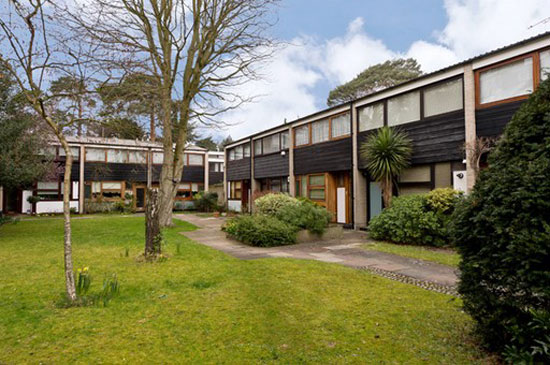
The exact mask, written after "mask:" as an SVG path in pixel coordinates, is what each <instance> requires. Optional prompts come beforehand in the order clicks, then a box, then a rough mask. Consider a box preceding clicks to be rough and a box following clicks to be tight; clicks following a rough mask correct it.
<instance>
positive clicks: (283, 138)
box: [281, 131, 288, 150]
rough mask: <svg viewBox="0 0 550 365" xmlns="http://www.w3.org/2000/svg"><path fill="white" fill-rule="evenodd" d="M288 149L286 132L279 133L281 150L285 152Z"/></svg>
mask: <svg viewBox="0 0 550 365" xmlns="http://www.w3.org/2000/svg"><path fill="white" fill-rule="evenodd" d="M287 148H288V131H286V132H281V149H282V150H286V149H287Z"/></svg>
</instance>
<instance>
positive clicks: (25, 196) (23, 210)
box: [21, 190, 32, 214]
mask: <svg viewBox="0 0 550 365" xmlns="http://www.w3.org/2000/svg"><path fill="white" fill-rule="evenodd" d="M29 196H32V190H23V202H22V203H23V204H22V205H23V207H22V208H21V213H23V214H30V213H31V211H32V204H31V203H29V201H28V200H27V199H28V198H29Z"/></svg>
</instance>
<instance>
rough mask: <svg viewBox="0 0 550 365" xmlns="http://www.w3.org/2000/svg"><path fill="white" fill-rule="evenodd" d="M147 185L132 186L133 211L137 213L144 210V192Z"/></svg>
mask: <svg viewBox="0 0 550 365" xmlns="http://www.w3.org/2000/svg"><path fill="white" fill-rule="evenodd" d="M146 190H147V185H134V209H135V210H137V211H142V210H145V203H146V201H145V196H146V194H145V192H146Z"/></svg>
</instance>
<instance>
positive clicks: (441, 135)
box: [358, 110, 466, 168]
mask: <svg viewBox="0 0 550 365" xmlns="http://www.w3.org/2000/svg"><path fill="white" fill-rule="evenodd" d="M396 128H397V129H399V130H401V131H403V132H405V133H406V134H407V135H408V137H409V138H410V139H411V140H412V144H413V154H412V158H411V163H412V164H424V163H433V162H443V161H455V160H462V158H463V152H462V148H463V146H464V141H465V133H466V132H465V126H464V111H463V110H458V111H455V112H451V113H446V114H442V115H436V116H433V117H429V118H425V119H423V120H421V121H418V122H413V123H407V124H403V125H400V126H397V127H396ZM373 132H374V131H368V132H362V133H360V134H359V136H358V137H359V148H360V146H361V144H362V142H363V141H365V140H366V139H367V136H368V135H369V133H373ZM365 163H366V161H364V160H363V159H362V158H359V167H360V168H364V167H365Z"/></svg>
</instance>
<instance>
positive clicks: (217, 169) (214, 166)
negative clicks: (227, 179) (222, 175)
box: [210, 162, 223, 172]
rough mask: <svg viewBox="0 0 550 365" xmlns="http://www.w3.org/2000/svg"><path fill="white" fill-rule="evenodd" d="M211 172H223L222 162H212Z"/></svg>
mask: <svg viewBox="0 0 550 365" xmlns="http://www.w3.org/2000/svg"><path fill="white" fill-rule="evenodd" d="M210 171H212V172H223V164H222V163H221V162H210Z"/></svg>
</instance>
